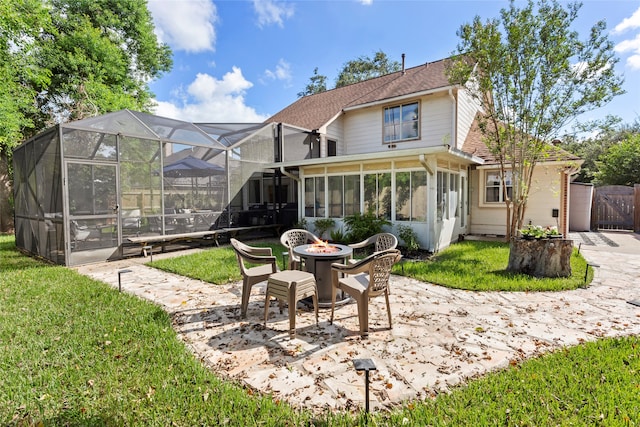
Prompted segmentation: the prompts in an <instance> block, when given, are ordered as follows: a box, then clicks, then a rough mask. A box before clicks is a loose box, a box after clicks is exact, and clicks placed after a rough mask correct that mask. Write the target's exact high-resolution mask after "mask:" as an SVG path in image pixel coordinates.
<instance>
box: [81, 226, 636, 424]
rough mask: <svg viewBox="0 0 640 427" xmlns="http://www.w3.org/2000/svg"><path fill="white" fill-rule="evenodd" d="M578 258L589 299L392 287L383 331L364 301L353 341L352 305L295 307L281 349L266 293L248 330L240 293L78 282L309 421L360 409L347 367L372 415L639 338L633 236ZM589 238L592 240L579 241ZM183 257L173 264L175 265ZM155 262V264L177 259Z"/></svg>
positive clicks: (129, 276) (178, 282)
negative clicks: (368, 368)
mask: <svg viewBox="0 0 640 427" xmlns="http://www.w3.org/2000/svg"><path fill="white" fill-rule="evenodd" d="M600 234H601V235H603V236H604V237H606V238H607V239H610V240H611V241H613V242H615V243H616V244H617V246H610V245H609V244H607V243H606V239H602V238H598V239H596V238H594V239H592V240H591V244H589V243H588V242H586V241H584V240H581V239H582V237H581V236H580V235H577V234H575V235H572V236H570V237H571V238H573V239H575V243H576V244H577V243H578V242H580V241H582V242H583V244H582V245H581V253H583V255H584V256H585V257H586V258H587V260H588V261H590V262H592V263H596V264H599V265H600V267H598V268H597V269H596V270H597V271H596V273H595V280H594V281H593V283H592V285H591V286H589V287H588V288H586V289H578V290H575V291H569V292H540V293H523V292H518V293H508V292H491V293H489V292H468V291H459V290H451V289H446V288H443V287H440V286H434V285H431V284H428V283H423V282H420V281H417V280H413V279H408V278H404V277H400V276H392V280H391V284H392V293H391V304H392V307H391V310H392V313H393V316H394V317H393V322H394V326H393V329H392V330H389V329H388V324H387V316H386V310H385V306H384V298H382V297H379V298H376V299H374V300H372V301H371V306H370V315H369V317H370V335H369V339H368V340H361V339H360V336H359V333H358V330H359V329H358V322H357V310H356V305H355V304H347V305H344V306H342V307H340V308H338V309H337V310H336V320H335V322H334V324H333V325H330V324H329V322H328V320H329V316H330V310H327V309H325V310H322V309H321V310H320V325H319V327H316V325H315V322H314V318H313V314H312V312H311V311H309V310H307V309H306V308H304V306H299V307H301V308H299V310H298V316H297V318H296V327H297V337H296V339H293V340H289V335H288V332H287V330H288V318H287V314H286V313H287V311H286V310H285V311H284V314H280V313H279V310H278V306H277V303H275V302H273V303H272V305H271V311H270V317H269V322H268V323H267V327H266V328H265V326H264V325H263V322H262V319H263V309H264V284H260V285H257V286H254V288H253V293H252V296H251V300H250V304H249V311H248V315H247V319H246V320H245V321H241V320H240V319H239V318H238V315H239V304H240V292H241V283H234V284H229V285H225V286H213V285H211V284H208V283H204V282H201V281H197V280H191V279H187V278H185V277H182V276H177V275H173V274H168V273H165V272H161V271H159V270H156V269H153V268H149V267H146V266H144V265H143V262H146V261H148V258H147V259H143V258H135V259H128V260H122V261H117V262H110V263H103V264H93V265H87V266H83V267H79V268H77V270H78V271H79V272H80V273H82V274H86V275H89V276H91V277H93V278H96V279H98V280H101V281H104V282H106V283H109V284H111V285H112V286H114V287H116V288H117V287H118V274H117V271H118V270H119V269H124V268H126V269H129V270H131V272H130V273H126V274H123V275H122V289H123V291H125V292H130V293H132V294H135V295H138V296H140V297H141V298H144V299H147V300H150V301H153V302H155V303H157V304H159V305H160V306H162V307H163V308H164V309H165V310H167V311H168V312H169V313H170V314H171V315H172V316H173V322H174V326H175V329H176V331H177V332H178V334H179V336H180V337H181V339H182V340H184V342H185V343H186V344H187V346H188V347H189V348H190V349H191V350H192V351H193V352H194V353H195V354H196V356H197V357H198V358H200V359H201V360H202V361H203V362H204V363H205V364H206V365H207V366H209V367H210V368H211V369H212V370H213V371H215V372H216V373H217V374H218V375H220V376H222V377H226V378H232V379H235V380H240V381H243V382H244V383H246V384H247V385H248V386H250V387H254V388H255V389H257V390H259V391H261V392H265V393H271V394H273V396H274V398H275V399H280V400H285V401H287V402H289V403H290V404H291V405H293V406H298V407H306V408H310V409H312V410H316V411H323V410H326V409H331V410H338V409H359V408H362V407H363V406H364V398H365V397H364V376H363V375H361V374H358V373H357V372H355V370H354V368H353V364H352V361H353V359H358V358H370V359H372V360H373V361H374V363H375V365H376V367H377V371H375V372H373V373H372V375H371V383H370V384H371V406H372V408H378V409H380V408H383V407H387V408H389V407H393V406H395V405H398V404H400V403H401V402H402V401H404V400H407V399H423V398H425V397H427V396H432V395H434V394H435V393H437V392H439V391H442V390H447V389H449V388H451V387H452V386H455V385H456V384H460V383H463V382H465V381H467V380H468V379H470V378H473V377H475V376H478V375H483V374H486V373H487V372H489V371H492V370H496V369H500V368H504V367H507V366H508V365H509V364H510V363H511V362H512V361H520V360H522V359H525V358H529V357H534V356H536V355H539V354H541V353H544V352H548V351H551V350H554V349H557V348H560V347H563V346H571V345H575V344H578V343H581V342H584V341H592V340H595V339H597V338H600V337H606V336H620V335H631V334H638V333H640V307H637V306H634V305H631V304H629V303H628V302H627V301H629V300H632V299H640V240H639V239H640V235H638V234H632V233H600ZM587 237H589V236H588V233H587ZM183 253H184V252H181V253H180V254H183ZM175 255H176V254H162V255H160V254H158V255H154V257H156V256H157V257H161V256H175Z"/></svg>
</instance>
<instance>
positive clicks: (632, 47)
mask: <svg viewBox="0 0 640 427" xmlns="http://www.w3.org/2000/svg"><path fill="white" fill-rule="evenodd" d="M638 28H640V8H638V10H636V11H635V12H634V13H633V15H631V17H629V18H625V19H623V20H622V22H620V23H619V24H618V25H616V27H615V28H614V29H613V31H612V33H613V34H619V33H622V32H624V31H627V30H635V29H638ZM614 50H615V51H616V52H618V53H627V52H629V53H630V56H629V57H627V61H626V63H627V67H628V68H629V69H631V70H634V71H635V70H640V32H637V33H636V36H635V38H631V37H627V39H626V40H623V41H621V42H620V43H618V44H617V45H616V46H615V48H614Z"/></svg>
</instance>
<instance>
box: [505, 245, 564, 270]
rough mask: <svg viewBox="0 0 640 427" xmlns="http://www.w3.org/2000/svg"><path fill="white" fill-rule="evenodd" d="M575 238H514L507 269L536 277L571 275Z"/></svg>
mask: <svg viewBox="0 0 640 427" xmlns="http://www.w3.org/2000/svg"><path fill="white" fill-rule="evenodd" d="M572 253H573V240H566V239H558V238H556V239H536V240H525V239H516V240H512V241H511V244H510V250H509V265H508V266H507V271H510V272H513V273H524V274H528V275H530V276H534V277H569V276H571V254H572Z"/></svg>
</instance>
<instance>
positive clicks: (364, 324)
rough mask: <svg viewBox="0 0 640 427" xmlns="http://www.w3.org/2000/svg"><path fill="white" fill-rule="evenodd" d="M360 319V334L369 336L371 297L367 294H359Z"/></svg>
mask: <svg viewBox="0 0 640 427" xmlns="http://www.w3.org/2000/svg"><path fill="white" fill-rule="evenodd" d="M357 303H358V320H359V322H360V336H362V338H365V337H367V336H369V297H368V295H367V294H362V295H358V298H357Z"/></svg>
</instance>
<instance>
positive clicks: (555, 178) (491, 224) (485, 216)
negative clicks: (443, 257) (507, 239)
mask: <svg viewBox="0 0 640 427" xmlns="http://www.w3.org/2000/svg"><path fill="white" fill-rule="evenodd" d="M482 176H483V174H482V171H481V170H475V171H472V173H471V177H470V185H471V189H472V192H471V200H470V201H469V202H470V203H471V224H470V230H469V232H470V233H471V234H480V235H484V234H495V235H499V236H504V235H506V221H507V216H506V215H507V214H506V208H505V207H504V204H499V205H497V206H487V205H484V206H483V205H482V203H481V199H482V198H483V197H484V183H483V182H481V181H480V179H482V178H481V177H482ZM561 178H562V172H560V171H559V169H558V167H557V166H541V165H538V166H536V170H535V171H534V174H533V179H532V181H531V190H530V192H529V200H528V202H527V209H526V212H525V217H524V221H525V225H526V224H528V223H529V221H531V224H534V225H542V226H558V227H560V225H561V224H560V223H559V222H560V218H553V216H552V210H553V209H558V210H559V212H560V206H561V196H562V195H561V181H560V180H561ZM556 220H557V221H556Z"/></svg>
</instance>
